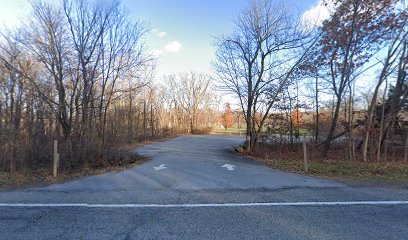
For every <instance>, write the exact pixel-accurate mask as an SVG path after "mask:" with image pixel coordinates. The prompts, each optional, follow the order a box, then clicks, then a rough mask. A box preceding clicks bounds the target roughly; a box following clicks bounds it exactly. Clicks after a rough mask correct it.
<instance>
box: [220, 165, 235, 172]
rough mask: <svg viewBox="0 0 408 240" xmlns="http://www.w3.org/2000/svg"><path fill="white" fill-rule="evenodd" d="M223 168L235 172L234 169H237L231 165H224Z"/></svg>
mask: <svg viewBox="0 0 408 240" xmlns="http://www.w3.org/2000/svg"><path fill="white" fill-rule="evenodd" d="M222 167H225V168H227V169H228V171H234V167H236V166H235V165H231V164H224V165H222Z"/></svg>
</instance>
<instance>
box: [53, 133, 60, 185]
mask: <svg viewBox="0 0 408 240" xmlns="http://www.w3.org/2000/svg"><path fill="white" fill-rule="evenodd" d="M58 165H59V154H58V140H54V161H53V169H52V175H53V176H54V177H57V174H58Z"/></svg>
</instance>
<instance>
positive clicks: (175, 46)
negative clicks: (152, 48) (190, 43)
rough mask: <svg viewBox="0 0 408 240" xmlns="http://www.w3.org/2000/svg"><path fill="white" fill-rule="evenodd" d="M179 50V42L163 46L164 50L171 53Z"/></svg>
mask: <svg viewBox="0 0 408 240" xmlns="http://www.w3.org/2000/svg"><path fill="white" fill-rule="evenodd" d="M180 49H181V43H180V42H179V41H171V42H169V43H167V44H166V46H164V50H166V51H167V52H172V53H176V52H180Z"/></svg>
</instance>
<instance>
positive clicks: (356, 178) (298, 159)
mask: <svg viewBox="0 0 408 240" xmlns="http://www.w3.org/2000/svg"><path fill="white" fill-rule="evenodd" d="M343 152H344V150H341V149H340V150H338V151H332V152H330V156H331V157H330V158H323V157H322V155H321V150H320V149H313V148H312V147H309V149H308V154H309V159H310V160H309V171H308V172H307V173H306V172H305V170H304V163H303V152H302V148H301V145H300V146H294V147H283V148H282V147H277V146H276V145H274V146H271V145H269V144H268V145H267V144H265V145H261V146H260V149H259V151H258V152H256V153H253V154H251V156H250V157H251V158H252V159H255V160H257V161H260V162H262V163H264V164H265V165H267V166H269V167H271V168H273V169H278V170H282V171H287V172H292V173H298V174H304V175H310V176H315V177H322V178H328V179H334V180H338V181H341V182H345V183H349V184H356V185H376V186H378V185H404V186H408V163H406V162H403V161H388V162H362V161H347V160H344V159H346V157H345V156H344V155H343Z"/></svg>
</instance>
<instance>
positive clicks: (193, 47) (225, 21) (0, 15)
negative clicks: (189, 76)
mask: <svg viewBox="0 0 408 240" xmlns="http://www.w3.org/2000/svg"><path fill="white" fill-rule="evenodd" d="M47 1H56V0H47ZM97 1H100V2H101V3H104V2H109V1H111V0H97ZM320 1H321V0H286V1H284V2H285V3H287V5H288V6H289V7H291V8H292V10H293V11H295V12H298V13H301V14H303V13H304V12H305V11H307V13H306V14H305V15H308V16H325V13H317V12H316V11H319V12H320V11H321V9H320V8H319V7H318V5H319V2H320ZM276 2H277V3H279V2H281V0H276ZM122 3H123V5H124V6H125V7H126V8H128V10H129V12H130V14H131V16H132V17H134V18H135V19H138V20H140V21H144V22H146V23H147V24H148V26H149V27H150V32H149V33H148V34H147V35H146V39H145V41H146V44H147V46H148V48H149V51H150V53H152V54H154V55H155V56H156V57H157V59H158V62H157V63H158V66H157V68H156V70H157V75H156V76H158V77H160V76H162V75H163V74H171V73H178V72H185V71H198V72H205V73H210V72H211V61H212V60H214V48H213V46H212V45H211V44H212V42H213V41H214V37H216V36H219V35H220V34H222V33H229V32H231V31H232V29H233V26H234V19H235V18H236V17H237V15H238V14H239V12H240V11H241V10H242V9H244V8H245V7H246V6H248V5H249V3H250V0H122ZM29 11H30V4H29V0H0V26H2V27H4V26H7V27H13V26H16V25H18V23H19V19H21V18H23V17H24V16H26V15H28V13H29Z"/></svg>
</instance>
